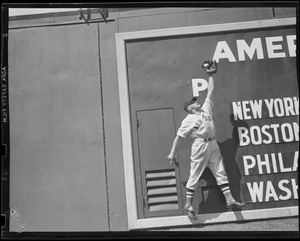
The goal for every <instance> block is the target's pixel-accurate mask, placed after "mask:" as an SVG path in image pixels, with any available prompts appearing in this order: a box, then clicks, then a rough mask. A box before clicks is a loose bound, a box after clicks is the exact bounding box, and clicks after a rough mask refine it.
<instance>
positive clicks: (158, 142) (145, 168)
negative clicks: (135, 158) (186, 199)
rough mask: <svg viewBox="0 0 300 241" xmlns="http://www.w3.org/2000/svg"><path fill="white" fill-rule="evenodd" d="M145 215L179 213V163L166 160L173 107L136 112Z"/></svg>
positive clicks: (173, 130) (171, 132)
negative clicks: (170, 162)
mask: <svg viewBox="0 0 300 241" xmlns="http://www.w3.org/2000/svg"><path fill="white" fill-rule="evenodd" d="M136 117H137V123H138V128H137V130H138V131H137V133H138V149H139V162H140V163H139V164H140V170H141V175H140V177H141V184H142V198H143V211H144V217H150V216H165V215H174V214H181V213H182V197H181V190H180V189H181V186H180V174H179V166H178V163H177V164H176V165H174V164H173V165H172V166H170V164H169V161H168V160H167V155H168V154H169V152H170V150H171V147H172V143H173V140H174V138H175V123H174V110H173V108H168V109H155V110H144V111H137V112H136Z"/></svg>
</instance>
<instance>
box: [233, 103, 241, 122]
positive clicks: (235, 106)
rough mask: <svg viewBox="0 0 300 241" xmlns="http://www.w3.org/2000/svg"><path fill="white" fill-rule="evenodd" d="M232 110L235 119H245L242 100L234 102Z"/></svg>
mask: <svg viewBox="0 0 300 241" xmlns="http://www.w3.org/2000/svg"><path fill="white" fill-rule="evenodd" d="M232 110H233V115H234V120H243V114H242V106H241V102H240V101H238V102H237V103H235V102H232Z"/></svg>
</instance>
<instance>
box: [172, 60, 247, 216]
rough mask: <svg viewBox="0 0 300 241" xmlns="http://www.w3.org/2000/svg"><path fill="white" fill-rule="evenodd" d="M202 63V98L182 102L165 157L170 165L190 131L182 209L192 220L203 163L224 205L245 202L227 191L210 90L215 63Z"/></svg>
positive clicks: (212, 88) (228, 205)
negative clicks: (205, 80) (179, 119)
mask: <svg viewBox="0 0 300 241" xmlns="http://www.w3.org/2000/svg"><path fill="white" fill-rule="evenodd" d="M202 67H203V69H204V70H205V71H206V73H207V74H208V76H209V77H208V91H207V96H206V99H205V101H204V103H203V105H202V106H201V105H200V104H199V103H198V102H197V98H196V97H193V98H192V99H189V100H187V101H186V102H185V103H184V110H185V111H186V112H188V115H187V116H186V118H185V119H184V120H183V121H182V124H181V126H180V127H179V129H178V131H177V135H176V137H175V139H174V141H173V145H172V149H171V152H170V154H169V155H168V157H167V158H168V160H169V161H170V165H172V163H173V162H174V161H175V150H176V148H177V146H178V145H179V143H180V141H181V140H183V139H184V138H185V137H186V136H187V135H188V134H190V136H191V137H192V138H193V139H194V141H193V144H192V147H191V156H190V159H191V168H190V175H189V179H188V181H187V184H186V204H185V207H184V210H185V212H186V213H187V215H188V217H189V218H192V219H195V220H196V219H197V217H196V215H195V212H194V209H193V197H194V193H195V190H196V188H197V184H198V181H199V179H200V177H201V175H202V173H203V171H204V170H205V168H206V167H209V168H210V170H211V171H212V173H213V175H214V177H215V178H216V181H217V184H218V185H219V187H220V189H221V190H222V192H223V194H224V196H225V198H226V201H227V204H226V205H227V208H234V207H235V208H240V207H243V206H244V205H245V203H239V202H237V201H236V200H235V199H234V198H233V196H232V194H231V191H230V188H229V181H228V177H227V174H226V172H225V169H224V164H223V157H222V155H221V152H220V149H219V146H218V144H217V142H216V140H215V124H214V121H213V112H212V107H213V103H212V94H213V90H214V79H213V74H214V73H216V72H217V63H216V62H215V61H214V62H213V61H211V60H210V61H209V60H206V61H204V63H203V64H202Z"/></svg>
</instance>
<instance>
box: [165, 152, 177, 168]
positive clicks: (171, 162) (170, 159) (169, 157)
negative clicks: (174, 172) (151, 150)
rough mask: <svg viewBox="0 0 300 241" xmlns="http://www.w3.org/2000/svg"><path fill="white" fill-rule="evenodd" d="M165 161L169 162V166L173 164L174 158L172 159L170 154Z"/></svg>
mask: <svg viewBox="0 0 300 241" xmlns="http://www.w3.org/2000/svg"><path fill="white" fill-rule="evenodd" d="M167 159H168V160H169V162H170V166H171V165H172V164H173V163H174V162H175V160H176V159H175V157H174V155H172V154H169V155H168V156H167Z"/></svg>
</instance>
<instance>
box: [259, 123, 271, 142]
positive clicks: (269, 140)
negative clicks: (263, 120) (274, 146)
mask: <svg viewBox="0 0 300 241" xmlns="http://www.w3.org/2000/svg"><path fill="white" fill-rule="evenodd" d="M265 129H270V126H268V125H264V126H262V128H261V132H262V133H263V134H265V135H266V136H268V137H269V139H268V140H265V139H264V140H263V143H265V144H271V143H272V135H271V134H270V133H268V132H267V131H266V130H265Z"/></svg>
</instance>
